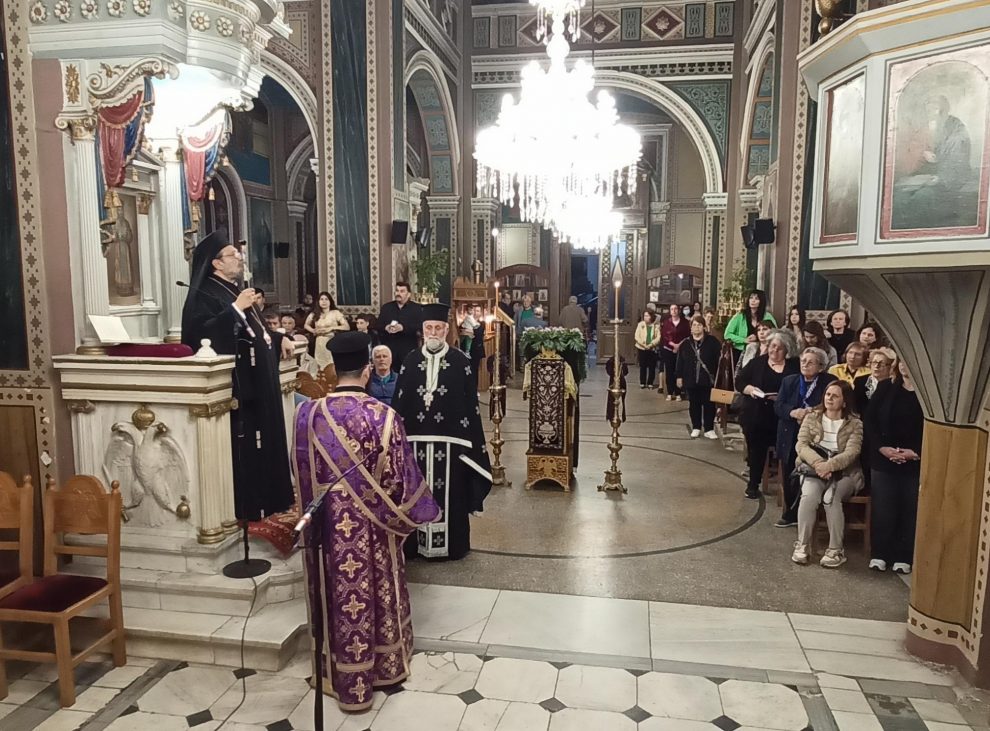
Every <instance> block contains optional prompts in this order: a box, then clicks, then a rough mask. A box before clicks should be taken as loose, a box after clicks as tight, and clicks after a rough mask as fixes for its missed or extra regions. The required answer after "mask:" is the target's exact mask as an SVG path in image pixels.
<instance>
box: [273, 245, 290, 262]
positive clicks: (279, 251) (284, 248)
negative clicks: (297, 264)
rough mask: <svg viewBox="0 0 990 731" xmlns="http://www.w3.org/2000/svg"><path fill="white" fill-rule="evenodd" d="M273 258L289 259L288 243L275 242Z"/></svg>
mask: <svg viewBox="0 0 990 731" xmlns="http://www.w3.org/2000/svg"><path fill="white" fill-rule="evenodd" d="M275 258H276V259H288V258H289V242H288V241H276V242H275Z"/></svg>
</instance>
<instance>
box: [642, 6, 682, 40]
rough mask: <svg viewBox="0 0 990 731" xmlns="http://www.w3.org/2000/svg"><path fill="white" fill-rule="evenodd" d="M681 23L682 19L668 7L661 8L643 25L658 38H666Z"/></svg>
mask: <svg viewBox="0 0 990 731" xmlns="http://www.w3.org/2000/svg"><path fill="white" fill-rule="evenodd" d="M679 25H681V19H680V18H678V17H677V16H676V15H674V14H673V13H672V12H670V11H669V10H667V8H660V10H658V11H657V12H656V13H655V14H654V15H653V17H651V18H650V19H649V20H647V21H646V22H645V23H643V26H644V27H645V28H646V29H647V30H648V31H650V32H651V33H653V34H654V35H655V36H657V38H666V37H667V36H669V35H670V34H671V33H672V32H673V31H675V30H677V27H678V26H679Z"/></svg>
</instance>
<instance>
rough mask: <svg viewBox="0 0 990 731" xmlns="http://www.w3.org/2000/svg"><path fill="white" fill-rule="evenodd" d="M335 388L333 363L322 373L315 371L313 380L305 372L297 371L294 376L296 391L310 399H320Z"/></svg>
mask: <svg viewBox="0 0 990 731" xmlns="http://www.w3.org/2000/svg"><path fill="white" fill-rule="evenodd" d="M336 388H337V369H336V367H335V366H334V364H333V363H331V364H330V365H328V366H327V367H326V368H324V369H323V370H322V371H317V373H316V377H315V378H314V377H313V376H311V375H310V374H309V373H307V372H306V371H299V375H298V376H296V391H298V392H299V393H301V394H302V395H303V396H306V397H307V398H311V399H321V398H323V397H324V396H326V395H327V394H328V393H332V392H333V391H334V389H336Z"/></svg>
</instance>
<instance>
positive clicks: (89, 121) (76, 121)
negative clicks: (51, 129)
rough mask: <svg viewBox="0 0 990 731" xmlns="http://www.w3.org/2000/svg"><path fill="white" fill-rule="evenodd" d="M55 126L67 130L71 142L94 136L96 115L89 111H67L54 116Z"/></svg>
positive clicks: (93, 137) (91, 138)
mask: <svg viewBox="0 0 990 731" xmlns="http://www.w3.org/2000/svg"><path fill="white" fill-rule="evenodd" d="M55 127H56V128H57V129H60V130H62V131H63V132H68V133H69V135H70V137H71V139H72V142H73V144H75V143H76V142H82V141H87V140H88V141H93V140H94V139H95V138H96V115H95V114H92V113H90V112H67V113H65V114H60V115H59V116H57V117H56V118H55Z"/></svg>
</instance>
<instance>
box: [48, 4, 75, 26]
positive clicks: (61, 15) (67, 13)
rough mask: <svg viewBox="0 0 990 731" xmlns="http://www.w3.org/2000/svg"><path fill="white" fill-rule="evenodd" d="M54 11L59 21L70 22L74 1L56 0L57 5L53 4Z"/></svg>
mask: <svg viewBox="0 0 990 731" xmlns="http://www.w3.org/2000/svg"><path fill="white" fill-rule="evenodd" d="M52 12H53V13H54V14H55V17H56V18H58V20H59V22H62V23H68V22H69V19H70V18H71V17H72V3H70V2H69V0H55V5H53V6H52Z"/></svg>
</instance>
